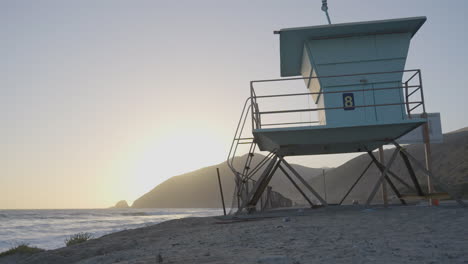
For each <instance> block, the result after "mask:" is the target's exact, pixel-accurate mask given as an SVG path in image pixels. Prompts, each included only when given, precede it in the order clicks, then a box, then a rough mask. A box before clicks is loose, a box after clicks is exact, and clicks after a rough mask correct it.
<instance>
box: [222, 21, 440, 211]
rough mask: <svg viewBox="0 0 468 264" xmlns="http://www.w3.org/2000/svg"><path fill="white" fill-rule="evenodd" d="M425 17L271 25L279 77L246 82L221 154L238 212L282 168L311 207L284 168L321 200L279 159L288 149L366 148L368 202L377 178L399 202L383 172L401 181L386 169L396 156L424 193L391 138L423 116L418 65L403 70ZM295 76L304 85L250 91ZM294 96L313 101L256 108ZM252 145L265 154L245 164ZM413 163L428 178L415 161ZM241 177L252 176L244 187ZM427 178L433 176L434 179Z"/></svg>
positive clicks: (421, 121)
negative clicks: (241, 152)
mask: <svg viewBox="0 0 468 264" xmlns="http://www.w3.org/2000/svg"><path fill="white" fill-rule="evenodd" d="M425 21H426V17H412V18H401V19H391V20H380V21H369V22H357V23H345V24H330V25H321V26H311V27H300V28H286V29H281V30H279V31H275V34H278V35H279V38H280V60H281V62H280V68H281V77H284V78H281V79H272V80H258V81H252V82H251V87H250V92H251V96H250V98H249V99H248V100H247V101H246V104H245V105H244V110H243V113H242V115H241V119H240V121H239V125H238V127H237V130H236V135H235V137H234V141H233V144H232V147H231V151H230V154H229V157H228V164H229V166H230V167H231V169H232V170H233V172H234V173H235V175H236V183H237V198H238V199H237V200H238V204H237V206H238V208H239V212H241V211H247V212H251V211H253V210H255V209H259V208H260V209H261V208H263V207H264V205H258V204H257V203H258V201H259V200H260V198H261V197H262V194H263V192H264V190H265V188H266V187H267V186H268V183H269V182H270V179H271V178H272V177H273V175H274V174H275V171H277V170H278V169H280V170H281V171H283V173H284V174H285V175H286V176H287V177H288V178H289V179H290V180H291V182H292V184H294V186H296V188H298V190H299V191H300V192H301V194H302V195H303V196H304V198H305V199H306V200H307V201H308V202H309V203H310V205H311V206H316V204H313V203H312V202H311V199H310V198H309V197H308V196H307V195H306V194H305V193H304V192H303V191H302V190H300V189H299V187H298V186H297V184H296V183H295V181H294V180H293V178H292V177H291V176H290V174H289V173H288V172H287V170H286V169H288V170H289V171H290V172H292V174H293V175H294V176H296V178H297V179H298V180H299V181H300V182H302V184H304V186H306V188H307V189H308V190H309V191H310V192H311V193H312V194H313V195H314V196H315V197H316V198H317V199H318V200H319V201H320V203H321V204H322V205H323V206H326V205H327V202H326V201H325V200H324V199H323V198H322V197H320V195H319V194H318V193H317V192H316V191H315V190H314V188H313V187H312V186H311V185H309V184H308V183H307V182H306V181H305V180H304V179H303V178H302V177H301V176H300V175H299V173H298V172H297V171H295V170H294V168H292V167H291V166H290V165H289V164H288V163H287V162H286V160H285V159H284V157H286V156H294V155H318V154H331V153H350V152H367V153H368V154H369V155H370V157H371V158H372V161H373V162H374V164H376V166H377V167H378V168H379V169H380V171H381V172H382V177H381V178H380V179H379V181H378V183H377V185H376V186H375V187H374V189H373V191H372V192H371V195H370V197H369V199H368V201H367V203H368V204H369V203H370V202H371V201H372V199H373V197H374V195H375V193H376V192H377V190H378V188H379V186H380V184H381V183H382V182H383V181H386V182H388V183H389V185H390V187H391V188H392V190H393V191H394V192H395V194H396V195H397V196H398V197H399V198H400V200H401V202H402V203H405V201H404V199H403V197H402V195H401V194H400V193H399V192H398V189H397V188H396V187H395V185H394V183H393V182H392V180H391V179H390V177H389V176H388V175H390V176H392V177H394V178H395V179H397V180H398V181H399V182H401V183H404V184H405V185H407V186H409V184H407V183H406V182H405V181H404V180H403V179H401V178H400V177H398V176H397V175H395V174H394V173H392V172H391V171H390V166H391V164H392V162H393V161H394V160H395V158H396V157H397V156H398V154H400V155H401V157H402V158H403V159H404V160H405V164H407V166H408V170H409V172H410V175H411V180H412V181H413V185H414V188H412V189H413V190H415V191H417V192H418V194H419V195H424V192H423V191H422V190H421V187H420V186H419V183H418V182H417V179H416V177H415V175H414V171H413V168H412V166H411V163H410V160H411V161H413V162H417V161H416V160H415V159H414V158H413V157H412V156H411V155H409V153H407V152H406V151H405V150H404V149H403V148H401V147H400V146H399V145H398V144H397V143H396V141H395V140H396V139H398V138H400V137H401V136H403V135H405V134H406V133H408V132H410V131H412V130H413V129H415V128H417V127H419V126H421V125H423V124H425V123H426V119H425V118H420V117H421V116H422V117H425V113H426V109H425V105H424V96H423V86H422V78H421V71H420V70H405V62H406V58H407V55H408V49H409V46H410V42H411V39H412V38H413V37H414V35H415V34H416V32H417V31H418V30H419V29H420V28H421V26H422V25H423V24H424V22H425ZM298 76H299V77H298ZM295 80H303V81H304V83H305V86H306V88H307V89H308V90H304V92H300V93H287V92H284V93H279V94H266V95H257V90H256V85H258V84H262V85H265V84H270V83H271V84H278V83H288V82H291V81H295ZM301 96H302V97H303V96H307V97H309V100H312V101H313V103H314V104H315V105H316V107H314V108H312V107H310V108H294V107H293V108H291V107H289V108H287V109H285V108H284V106H283V105H281V103H280V104H278V105H276V106H275V107H276V109H273V110H271V109H270V110H264V109H263V106H262V102H263V101H264V100H267V99H272V98H275V99H281V98H291V97H301ZM312 112H313V113H315V114H316V119H315V120H313V121H312V120H310V121H303V120H302V121H298V120H284V119H282V120H283V122H276V123H271V122H270V123H266V122H264V121H263V120H264V119H265V117H268V118H270V119H271V117H275V116H280V115H285V114H293V113H312ZM249 113H250V118H251V125H252V135H253V138H245V137H244V138H243V137H242V130H243V128H244V125H245V123H246V120H247V119H248V116H249ZM416 113H417V115H416ZM421 114H422V115H421ZM273 119H274V118H273ZM249 140H251V141H249ZM238 144H250V150H249V155H248V156H247V160H246V162H245V166H244V167H243V168H242V169H240V170H239V169H236V168H235V166H234V163H233V160H234V156H235V153H236V150H237V146H238ZM384 144H394V145H395V146H396V149H395V151H394V153H393V155H392V156H391V158H390V160H389V163H388V164H386V165H385V164H382V163H380V162H379V161H378V160H377V159H376V158H375V157H374V155H373V153H372V151H373V150H375V149H377V148H379V147H381V146H382V145H384ZM257 147H258V148H259V149H260V150H261V151H268V152H269V153H270V154H269V155H267V156H266V158H265V159H264V160H262V161H261V162H260V163H259V164H257V166H255V167H254V168H251V166H252V164H251V163H252V157H253V156H254V152H255V149H256V148H257ZM406 161H408V162H406ZM283 165H284V166H283ZM417 166H418V167H420V168H421V169H423V170H424V172H426V173H427V174H428V175H430V176H431V177H432V176H433V175H432V174H431V173H430V172H429V171H428V170H426V169H425V168H424V167H423V166H422V165H420V164H419V163H417ZM256 174H258V175H257V176H255V175H256ZM249 181H251V182H252V187H250V188H249ZM434 181H435V182H437V180H436V179H434ZM437 183H438V184H441V183H440V182H437ZM352 187H354V185H353V186H352ZM352 187H351V188H352ZM249 189H250V190H249ZM348 194H349V192H348Z"/></svg>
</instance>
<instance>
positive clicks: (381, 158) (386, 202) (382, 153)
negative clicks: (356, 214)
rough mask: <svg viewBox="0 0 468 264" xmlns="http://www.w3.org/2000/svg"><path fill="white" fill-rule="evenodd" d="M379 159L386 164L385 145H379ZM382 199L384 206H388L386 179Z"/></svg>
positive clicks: (383, 184) (383, 183)
mask: <svg viewBox="0 0 468 264" xmlns="http://www.w3.org/2000/svg"><path fill="white" fill-rule="evenodd" d="M379 161H380V163H382V164H385V157H384V150H383V147H382V146H381V147H379ZM382 173H383V172H382ZM382 200H383V203H384V206H385V207H387V206H388V193H387V183H386V182H385V181H383V182H382Z"/></svg>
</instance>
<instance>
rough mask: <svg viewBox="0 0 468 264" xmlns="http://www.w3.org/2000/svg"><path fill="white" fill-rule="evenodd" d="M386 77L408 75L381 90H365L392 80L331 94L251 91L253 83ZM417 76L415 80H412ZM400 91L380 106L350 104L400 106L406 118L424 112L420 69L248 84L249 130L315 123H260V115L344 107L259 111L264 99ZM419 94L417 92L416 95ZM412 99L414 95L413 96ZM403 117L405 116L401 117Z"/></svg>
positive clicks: (366, 105)
mask: <svg viewBox="0 0 468 264" xmlns="http://www.w3.org/2000/svg"><path fill="white" fill-rule="evenodd" d="M389 74H402V75H405V74H410V77H408V78H407V79H406V80H405V81H404V82H402V84H401V85H398V86H392V87H384V88H374V87H373V86H372V88H368V87H366V85H368V84H379V83H389V82H394V81H383V82H372V81H371V82H367V80H360V81H361V83H349V84H341V85H340V86H337V87H335V88H334V89H336V91H335V90H333V91H327V92H324V91H320V92H307V93H281V94H266V95H257V93H256V90H255V88H254V85H255V84H259V83H273V82H288V81H294V80H308V81H309V82H310V81H311V80H313V79H318V80H319V81H320V80H321V79H329V78H345V77H359V76H378V75H389ZM416 77H417V78H416ZM359 84H364V85H363V86H362V87H363V88H361V89H352V90H340V87H343V86H346V85H359ZM399 89H401V90H402V91H403V92H404V98H401V100H399V101H396V102H390V103H381V104H365V105H354V106H353V107H354V108H369V107H385V106H396V105H401V106H404V108H405V109H406V115H407V118H411V117H412V116H411V113H412V112H414V111H415V110H416V109H418V108H419V109H420V110H421V112H422V113H426V109H425V105H424V94H423V86H422V77H421V70H419V69H416V70H404V71H390V72H371V73H359V74H344V75H333V76H317V77H294V78H282V79H269V80H256V81H251V82H250V95H251V96H250V98H249V99H250V113H251V119H252V128H253V129H259V128H263V127H266V126H280V125H282V126H284V125H287V126H297V125H304V124H311V125H313V124H318V123H319V121H298V122H279V123H262V116H264V115H275V114H285V113H300V112H317V111H323V110H339V109H345V108H346V107H345V106H339V107H316V108H298V109H283V110H273V111H260V106H259V102H258V101H259V99H265V98H286V97H294V96H312V95H317V96H322V95H323V94H337V93H349V92H373V93H375V92H381V91H388V90H399ZM417 92H419V93H417ZM415 94H419V97H418V98H416V99H414V100H411V98H410V97H411V96H413V95H415ZM413 97H414V96H413ZM403 118H406V117H403Z"/></svg>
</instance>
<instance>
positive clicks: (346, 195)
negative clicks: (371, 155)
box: [339, 160, 373, 205]
mask: <svg viewBox="0 0 468 264" xmlns="http://www.w3.org/2000/svg"><path fill="white" fill-rule="evenodd" d="M372 163H373V161H372V160H371V162H369V165H367V167H366V168H365V169H364V171H363V172H362V173H361V175H360V176H359V177H358V178H357V180H356V181H355V182H354V183H353V185H352V186H351V188H349V190H348V192H347V193H346V194H345V196H344V197H343V198H342V199H341V201H340V203H339V205H341V204H342V203H343V202H344V200H346V197H348V195H349V194H350V193H351V191H352V190H353V189H354V187H355V186H356V185H357V184H358V182H359V181H360V180H361V178H362V177H363V176H364V174H366V172H367V170H369V168H370V166H371V165H372Z"/></svg>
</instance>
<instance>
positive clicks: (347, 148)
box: [253, 119, 426, 156]
mask: <svg viewBox="0 0 468 264" xmlns="http://www.w3.org/2000/svg"><path fill="white" fill-rule="evenodd" d="M425 122H426V120H425V119H410V120H405V121H401V122H396V123H385V124H370V125H367V126H362V125H359V126H347V127H330V126H307V127H282V128H262V129H254V130H253V135H254V138H255V141H256V142H257V144H258V146H259V148H260V150H262V151H270V152H276V153H278V155H281V156H294V155H315V154H333V153H350V152H362V151H372V150H374V149H376V148H378V147H380V146H382V145H384V144H387V143H389V142H390V141H392V140H395V139H397V138H399V137H401V136H403V135H405V134H406V133H408V132H410V131H411V130H413V129H415V128H416V127H418V126H420V125H422V124H424V123H425Z"/></svg>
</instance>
